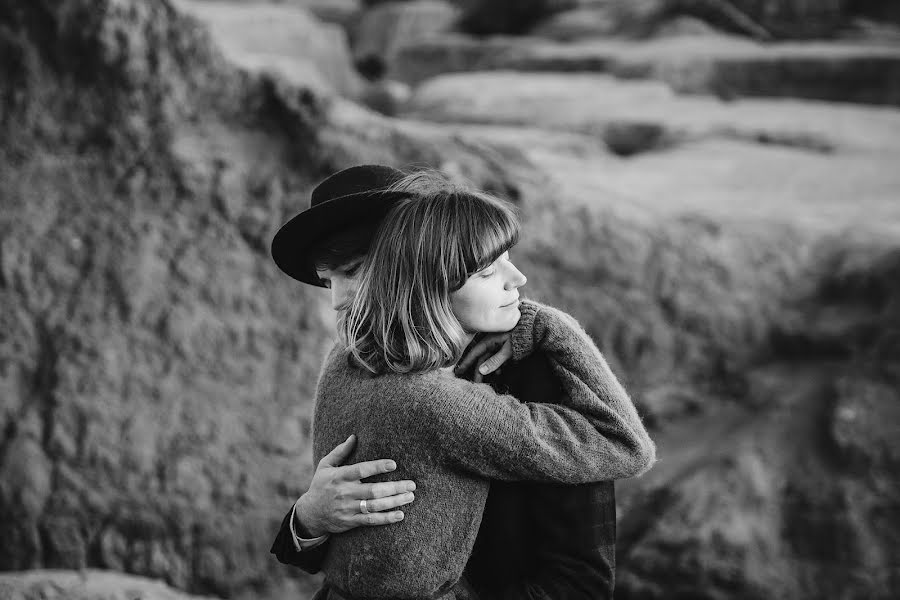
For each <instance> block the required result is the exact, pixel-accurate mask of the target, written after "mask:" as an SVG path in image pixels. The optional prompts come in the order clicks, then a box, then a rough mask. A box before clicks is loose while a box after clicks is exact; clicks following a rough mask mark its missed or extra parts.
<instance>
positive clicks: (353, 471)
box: [272, 165, 655, 600]
mask: <svg viewBox="0 0 900 600" xmlns="http://www.w3.org/2000/svg"><path fill="white" fill-rule="evenodd" d="M518 236H519V222H518V219H517V217H516V214H515V212H514V211H513V209H512V207H511V206H510V205H509V204H507V203H506V202H504V201H503V200H501V199H498V198H495V197H493V196H491V195H488V194H485V193H482V192H479V191H476V190H473V189H469V188H466V187H462V186H459V185H456V184H453V183H451V182H449V181H448V180H447V179H445V178H443V177H442V176H440V175H439V174H437V173H434V172H419V173H413V174H405V173H403V172H401V171H398V170H396V169H393V168H390V167H385V166H378V165H364V166H358V167H351V168H349V169H345V170H343V171H340V172H338V173H336V174H334V175H332V176H331V177H329V178H328V179H326V180H325V181H323V182H322V183H321V184H319V185H318V186H317V187H316V188H315V189H314V190H313V193H312V204H311V207H310V208H309V209H308V210H306V211H304V212H302V213H300V214H299V215H297V216H295V217H294V218H293V219H291V220H290V221H289V222H288V223H286V224H285V225H284V226H283V227H282V228H281V230H279V232H278V233H277V235H276V236H275V239H274V241H273V242H272V256H273V257H274V259H275V262H276V263H277V264H278V266H279V268H281V269H282V270H283V271H284V272H285V273H287V274H288V275H290V276H291V277H293V278H294V279H297V280H299V281H301V282H304V283H307V284H311V285H315V286H320V287H326V288H330V290H331V298H332V307H333V308H334V309H335V311H337V321H338V330H339V333H340V341H339V343H338V344H337V345H336V346H335V347H334V348H333V349H332V351H331V352H330V354H329V355H328V357H327V358H326V360H325V364H324V366H323V367H322V372H321V374H320V377H319V382H318V386H317V390H316V404H315V417H314V424H313V451H314V455H315V460H316V461H318V466H317V468H316V471H315V474H314V476H313V479H312V482H311V484H310V487H309V490H308V491H307V492H306V493H305V494H303V495H302V496H301V497H300V498H299V499H298V500H297V501H296V502H295V504H294V506H293V507H292V508H291V510H290V511H289V512H288V514H287V515H286V516H285V519H284V521H283V522H282V526H281V529H280V531H279V532H278V536H277V538H276V539H275V543H274V545H273V547H272V552H273V553H274V554H275V555H276V557H277V558H278V560H280V561H281V562H283V563H287V564H292V565H296V566H299V567H301V568H303V569H304V570H307V571H309V572H317V571H319V570H321V571H324V573H325V584H324V587H323V589H322V590H320V592H319V593H318V594H317V595H316V598H317V599H319V600H321V599H326V600H340V599H346V600H352V599H359V600H362V599H369V598H372V599H374V598H384V599H395V598H396V599H399V598H410V599H413V598H416V599H417V598H422V599H429V600H431V599H437V598H442V599H445V600H463V599H478V598H480V599H482V600H488V599H548V600H551V599H553V600H555V599H573V598H584V599H588V598H590V599H597V598H610V597H612V592H613V585H614V574H615V518H616V515H615V495H614V484H613V482H614V480H616V479H622V478H627V477H633V476H635V475H639V474H641V473H643V472H645V471H646V470H647V469H649V468H650V466H651V465H652V464H653V462H654V460H655V446H654V444H653V442H652V441H651V439H650V437H649V436H648V434H647V431H646V430H645V429H644V426H643V424H642V423H641V419H640V417H639V416H638V413H637V411H636V410H635V407H634V405H633V403H632V402H631V399H630V398H629V397H628V394H627V393H626V392H625V390H624V389H623V388H622V386H621V385H620V384H619V382H618V380H617V379H616V377H615V375H614V374H613V373H612V371H611V370H610V369H609V366H608V365H607V363H606V361H605V360H604V358H603V356H602V355H601V353H600V352H599V351H598V349H597V347H596V346H595V345H594V343H593V342H592V341H591V339H590V338H589V337H588V335H587V334H586V333H585V332H584V331H583V330H582V328H581V327H580V326H579V324H578V323H577V322H576V321H575V319H573V318H572V317H570V316H569V315H567V314H565V313H564V312H562V311H560V310H557V309H555V308H552V307H549V306H546V305H543V304H539V303H537V302H533V301H529V300H525V299H524V298H523V297H522V296H521V294H520V291H519V288H521V287H522V286H523V285H524V284H525V282H526V278H525V275H524V274H523V273H522V272H521V271H519V269H517V268H516V266H515V265H514V264H513V261H512V258H511V256H510V252H511V251H514V249H513V247H514V245H515V244H516V241H517V240H518Z"/></svg>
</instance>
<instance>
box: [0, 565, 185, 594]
mask: <svg viewBox="0 0 900 600" xmlns="http://www.w3.org/2000/svg"><path fill="white" fill-rule="evenodd" d="M0 598H3V599H4V600H203V597H201V596H191V595H188V594H185V593H182V592H179V591H178V590H175V589H172V588H170V587H168V586H166V585H165V584H163V583H160V582H158V581H153V580H151V579H145V578H143V577H134V576H130V575H122V574H119V573H115V572H112V571H96V570H85V571H53V570H36V571H29V572H27V573H12V574H0Z"/></svg>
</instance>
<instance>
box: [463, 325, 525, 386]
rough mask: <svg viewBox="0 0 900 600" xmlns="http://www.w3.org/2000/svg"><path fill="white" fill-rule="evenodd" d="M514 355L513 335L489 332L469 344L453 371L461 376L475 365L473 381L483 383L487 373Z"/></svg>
mask: <svg viewBox="0 0 900 600" xmlns="http://www.w3.org/2000/svg"><path fill="white" fill-rule="evenodd" d="M512 355H513V349H512V336H511V334H510V333H509V332H504V333H489V334H487V335H486V336H484V337H483V338H481V339H480V340H478V341H477V342H476V343H475V344H473V345H472V346H469V348H468V349H467V350H466V352H465V354H463V357H462V358H461V359H460V360H459V362H458V363H456V367H455V368H454V370H453V371H454V373H456V375H457V377H461V376H462V375H464V374H465V373H467V372H468V371H469V369H471V368H472V367H473V366H475V367H476V368H475V373H474V375H473V376H472V381H474V382H475V383H481V381H482V380H483V379H484V376H485V375H490V374H491V373H493V372H494V371H496V370H497V369H499V368H500V367H501V365H503V363H505V362H506V361H508V360H509V359H511V358H512Z"/></svg>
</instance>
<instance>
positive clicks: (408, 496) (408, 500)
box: [403, 492, 416, 502]
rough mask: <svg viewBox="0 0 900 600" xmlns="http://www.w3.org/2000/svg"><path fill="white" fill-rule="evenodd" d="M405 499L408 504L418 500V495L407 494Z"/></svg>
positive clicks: (404, 496)
mask: <svg viewBox="0 0 900 600" xmlns="http://www.w3.org/2000/svg"><path fill="white" fill-rule="evenodd" d="M403 499H404V500H406V501H407V502H412V501H413V500H415V499H416V495H415V494H413V493H412V492H407V493H406V494H404V495H403Z"/></svg>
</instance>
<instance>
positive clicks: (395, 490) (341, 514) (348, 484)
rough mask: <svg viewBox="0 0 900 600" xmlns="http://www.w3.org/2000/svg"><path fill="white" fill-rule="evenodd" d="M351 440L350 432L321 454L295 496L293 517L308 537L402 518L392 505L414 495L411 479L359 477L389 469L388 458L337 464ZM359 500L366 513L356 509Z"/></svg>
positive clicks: (391, 466) (391, 463)
mask: <svg viewBox="0 0 900 600" xmlns="http://www.w3.org/2000/svg"><path fill="white" fill-rule="evenodd" d="M354 444H356V436H355V435H351V436H350V437H349V438H347V441H345V442H343V443H342V444H339V445H338V446H337V447H336V448H335V449H334V450H332V451H331V452H329V453H328V454H326V455H325V456H324V457H322V460H320V461H319V465H318V466H317V467H316V472H315V474H313V478H312V482H311V483H310V484H309V489H308V490H307V491H306V493H305V494H303V495H302V496H300V499H299V500H297V507H296V512H295V513H294V515H295V518H296V519H297V520H299V525H300V526H301V529H302V530H303V531H304V533H305V534H309V536H310V537H319V536H320V535H324V534H326V533H340V532H342V531H347V530H348V529H354V528H355V527H359V526H360V525H387V524H388V523H396V522H397V521H402V520H403V512H402V511H399V510H392V509H395V508H397V507H399V506H403V505H404V504H409V503H410V502H412V501H413V500H414V499H415V496H414V494H413V490H415V489H416V484H415V482H413V481H409V480H403V481H390V482H384V483H363V482H362V481H360V480H362V479H365V478H367V477H372V476H373V475H378V474H380V473H390V472H391V471H393V470H394V469H396V468H397V465H396V464H395V463H394V461H392V460H370V461H367V462H361V463H357V464H355V465H347V466H341V463H343V462H344V461H345V460H346V459H347V457H348V456H349V455H350V452H351V451H352V450H353V446H354ZM360 500H365V501H366V508H367V510H369V513H368V514H364V513H362V512H361V511H360ZM385 511H388V512H385ZM303 537H306V536H305V535H304V536H303Z"/></svg>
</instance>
